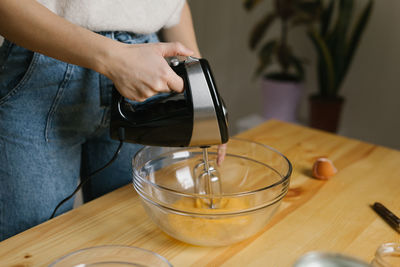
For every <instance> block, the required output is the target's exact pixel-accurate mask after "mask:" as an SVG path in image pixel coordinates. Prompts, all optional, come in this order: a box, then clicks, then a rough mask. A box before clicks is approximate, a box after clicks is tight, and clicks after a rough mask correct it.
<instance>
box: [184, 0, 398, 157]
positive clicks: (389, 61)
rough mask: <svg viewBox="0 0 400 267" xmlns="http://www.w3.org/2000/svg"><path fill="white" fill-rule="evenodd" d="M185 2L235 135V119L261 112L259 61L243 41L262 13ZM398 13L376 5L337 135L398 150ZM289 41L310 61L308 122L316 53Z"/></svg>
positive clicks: (301, 41) (298, 36) (348, 83)
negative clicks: (256, 76)
mask: <svg viewBox="0 0 400 267" xmlns="http://www.w3.org/2000/svg"><path fill="white" fill-rule="evenodd" d="M264 2H268V1H265V0H264ZM269 2H271V1H269ZM361 2H363V1H361ZM189 3H190V6H191V8H192V13H193V19H194V23H195V28H196V32H197V38H198V42H199V46H200V49H201V52H202V55H203V57H205V58H207V59H208V60H209V61H210V63H211V67H212V69H213V71H214V76H215V78H216V80H217V85H218V89H219V91H220V92H221V94H222V95H223V97H224V99H225V101H226V102H227V105H228V109H229V113H230V122H231V126H233V127H232V129H233V131H234V132H235V130H236V129H235V127H234V125H235V124H236V122H237V120H238V119H240V118H241V117H244V116H246V115H248V114H251V113H259V114H261V108H262V106H261V105H262V103H261V99H260V96H261V94H260V92H259V80H255V81H253V80H252V79H251V76H252V73H253V71H254V68H255V66H256V63H257V59H256V56H255V55H254V54H253V53H251V52H250V51H249V49H248V46H247V42H248V36H249V31H250V29H251V27H252V26H253V25H254V23H255V21H257V20H258V19H259V18H260V15H261V14H262V12H263V11H262V10H257V11H256V12H252V13H250V14H249V13H247V12H246V11H245V10H244V9H243V7H242V1H239V0H236V1H232V0H218V1H215V0H201V1H200V0H191V1H189ZM398 14H400V1H375V7H374V10H373V13H372V17H371V20H370V22H369V25H368V28H367V30H366V31H365V34H364V36H363V40H362V42H361V43H360V46H359V49H358V51H357V54H356V56H355V58H354V61H353V64H352V66H351V69H350V71H349V75H348V76H347V78H346V80H345V82H344V84H343V87H342V89H341V94H342V95H343V96H344V97H345V98H346V104H345V107H344V111H343V114H342V121H341V125H340V129H339V134H342V135H346V136H349V137H354V138H357V139H361V140H364V141H368V142H372V143H376V144H380V145H385V146H390V147H393V148H397V149H400V103H399V102H400V51H399V50H400V30H399V26H398V25H400V16H398ZM290 38H291V44H295V50H296V51H299V52H301V53H302V54H304V56H305V57H307V58H309V60H310V63H311V64H310V65H309V66H308V67H307V81H306V93H305V94H304V97H303V100H302V103H301V107H300V110H299V117H300V121H303V122H306V121H307V120H308V101H307V96H308V95H310V94H311V93H314V92H316V75H315V67H314V63H315V56H314V50H313V48H312V46H311V44H310V43H309V41H308V40H307V38H305V37H304V35H303V34H302V33H301V32H294V35H292V36H291V37H290Z"/></svg>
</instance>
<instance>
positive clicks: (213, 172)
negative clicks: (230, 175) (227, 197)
mask: <svg viewBox="0 0 400 267" xmlns="http://www.w3.org/2000/svg"><path fill="white" fill-rule="evenodd" d="M202 149H203V159H201V160H200V162H199V163H198V164H197V165H196V166H195V167H194V170H193V172H194V177H195V190H196V193H197V194H200V195H206V196H208V197H209V198H207V199H204V200H203V199H201V200H200V201H198V203H199V205H200V206H206V207H207V208H211V209H215V208H219V206H220V196H221V192H222V189H221V180H220V174H219V172H218V170H217V168H216V162H215V161H213V160H209V157H208V147H202Z"/></svg>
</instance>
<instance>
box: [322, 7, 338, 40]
mask: <svg viewBox="0 0 400 267" xmlns="http://www.w3.org/2000/svg"><path fill="white" fill-rule="evenodd" d="M334 5H335V0H331V1H330V2H329V4H328V7H327V8H326V9H324V11H323V12H322V15H321V30H320V34H321V36H322V37H326V36H327V33H328V30H329V26H330V22H331V19H332V14H333V7H334Z"/></svg>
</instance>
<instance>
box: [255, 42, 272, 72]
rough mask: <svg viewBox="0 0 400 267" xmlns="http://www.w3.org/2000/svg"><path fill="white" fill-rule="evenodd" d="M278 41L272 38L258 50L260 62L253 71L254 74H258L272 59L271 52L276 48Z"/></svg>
mask: <svg viewBox="0 0 400 267" xmlns="http://www.w3.org/2000/svg"><path fill="white" fill-rule="evenodd" d="M277 44H278V41H276V40H272V41H269V42H268V43H266V44H265V45H264V46H263V47H262V48H261V50H260V52H259V54H258V55H259V59H260V63H259V65H258V67H257V70H256V72H255V75H256V76H258V75H260V74H261V73H262V72H263V70H264V69H265V68H266V67H267V66H268V65H270V64H271V61H272V54H273V53H274V51H275V50H276V47H277Z"/></svg>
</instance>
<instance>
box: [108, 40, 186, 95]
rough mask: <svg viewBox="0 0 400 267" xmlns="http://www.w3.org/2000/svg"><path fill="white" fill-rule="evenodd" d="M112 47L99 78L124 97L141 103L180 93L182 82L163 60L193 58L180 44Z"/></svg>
mask: <svg viewBox="0 0 400 267" xmlns="http://www.w3.org/2000/svg"><path fill="white" fill-rule="evenodd" d="M115 46H116V48H115V49H113V51H112V53H111V54H110V57H109V58H108V62H107V64H106V66H107V69H106V70H105V72H104V73H103V74H105V75H106V76H107V77H108V78H110V79H111V80H112V81H113V83H114V85H115V87H116V88H117V90H118V91H119V92H120V93H121V95H123V96H124V97H126V98H129V99H132V100H136V101H144V100H146V99H147V98H149V97H151V96H153V95H156V94H158V93H161V92H170V91H175V92H182V91H183V80H182V78H181V77H179V76H178V75H177V74H176V73H175V72H174V71H173V70H172V69H171V67H170V66H169V65H168V63H167V61H166V60H165V59H164V58H165V57H171V56H190V55H192V54H193V52H192V51H191V50H190V49H188V48H186V47H185V46H183V45H182V44H181V43H179V42H174V43H151V44H123V43H116V44H115Z"/></svg>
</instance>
